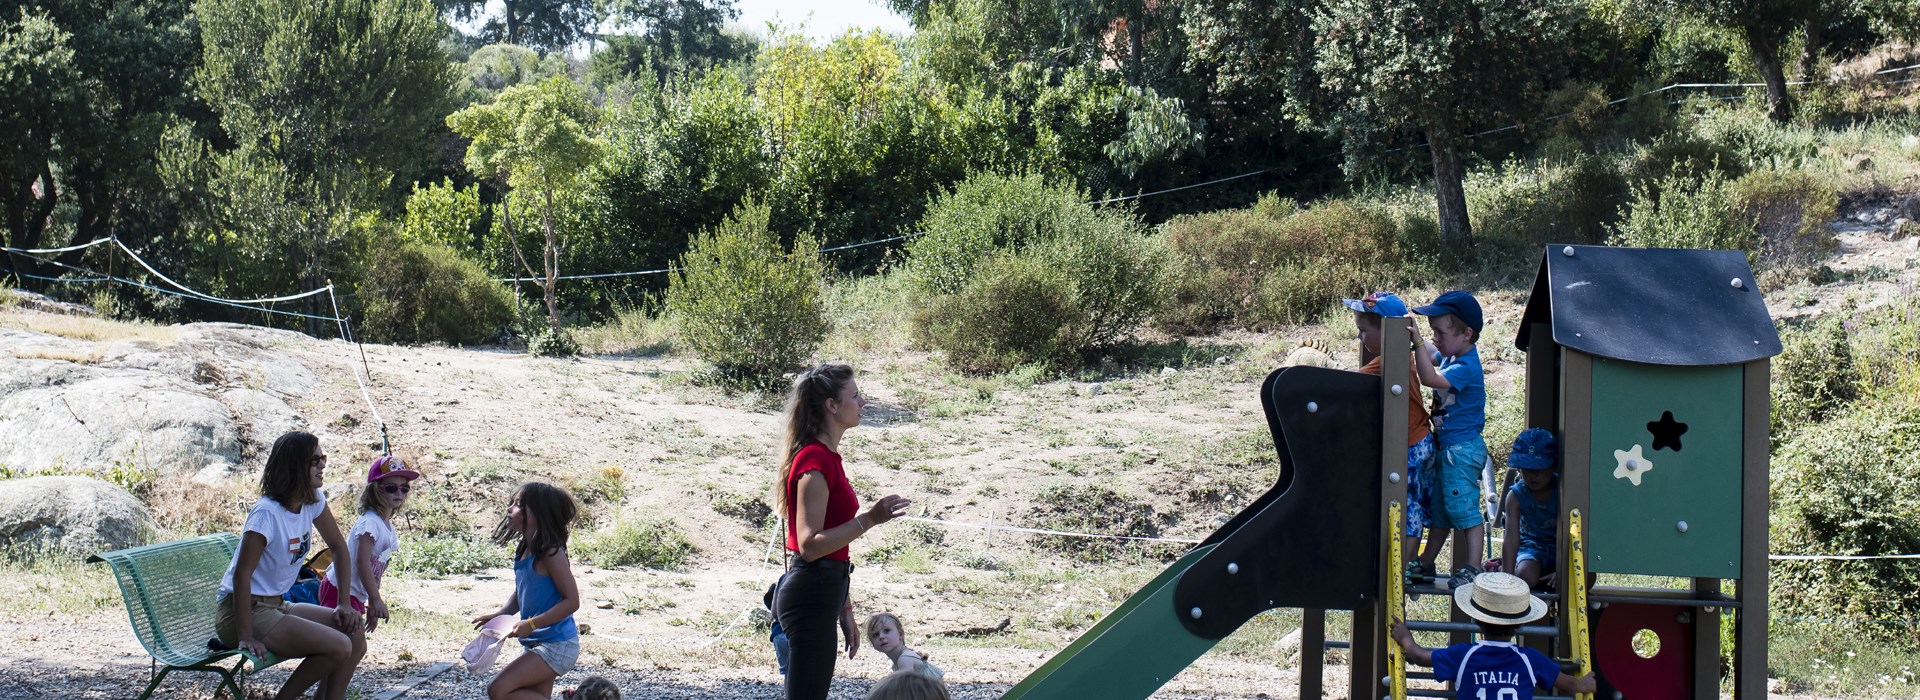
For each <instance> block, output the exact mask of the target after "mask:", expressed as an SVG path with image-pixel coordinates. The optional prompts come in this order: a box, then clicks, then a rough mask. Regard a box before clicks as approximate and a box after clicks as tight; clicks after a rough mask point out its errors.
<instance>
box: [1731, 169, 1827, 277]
mask: <svg viewBox="0 0 1920 700" xmlns="http://www.w3.org/2000/svg"><path fill="white" fill-rule="evenodd" d="M1733 198H1734V202H1735V204H1736V205H1737V206H1738V207H1739V208H1740V211H1741V213H1742V214H1743V215H1745V216H1746V218H1747V219H1748V220H1749V221H1751V222H1752V223H1753V225H1754V230H1755V231H1756V232H1758V233H1759V235H1760V241H1761V246H1762V248H1761V257H1762V258H1763V259H1764V260H1766V261H1767V264H1768V265H1769V266H1789V267H1791V266H1800V265H1807V264H1810V263H1814V262H1818V261H1819V260H1820V259H1822V258H1825V257H1826V256H1827V255H1828V254H1831V253H1832V252H1834V250H1836V249H1837V248H1838V247H1839V245H1840V244H1839V241H1838V240H1837V239H1835V238H1834V236H1833V232H1832V231H1831V230H1829V229H1828V228H1827V222H1828V221H1832V220H1833V217H1834V214H1835V213H1836V212H1837V211H1838V210H1839V208H1840V196H1839V195H1838V194H1837V193H1835V192H1834V191H1833V187H1831V186H1829V185H1827V184H1826V183H1825V182H1823V181H1821V180H1820V179H1818V178H1816V177H1814V176H1812V175H1808V174H1807V173H1805V172H1801V171H1780V170H1760V171H1756V172H1752V173H1748V174H1747V175H1746V176H1744V177H1741V178H1740V179H1738V180H1735V181H1734V182H1733Z"/></svg>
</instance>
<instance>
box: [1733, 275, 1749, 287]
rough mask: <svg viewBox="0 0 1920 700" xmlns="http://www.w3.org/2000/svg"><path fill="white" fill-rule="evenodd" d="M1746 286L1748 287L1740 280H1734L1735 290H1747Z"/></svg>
mask: <svg viewBox="0 0 1920 700" xmlns="http://www.w3.org/2000/svg"><path fill="white" fill-rule="evenodd" d="M1746 286H1747V283H1745V282H1742V281H1740V278H1738V277H1735V278H1733V288H1734V289H1742V288H1745V287H1746Z"/></svg>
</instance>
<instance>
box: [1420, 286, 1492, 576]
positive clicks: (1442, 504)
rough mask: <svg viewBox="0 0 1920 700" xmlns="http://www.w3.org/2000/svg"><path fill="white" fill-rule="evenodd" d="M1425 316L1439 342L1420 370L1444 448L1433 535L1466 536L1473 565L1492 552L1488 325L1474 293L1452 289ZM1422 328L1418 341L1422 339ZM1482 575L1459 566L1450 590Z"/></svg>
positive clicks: (1427, 349) (1427, 559) (1431, 517)
mask: <svg viewBox="0 0 1920 700" xmlns="http://www.w3.org/2000/svg"><path fill="white" fill-rule="evenodd" d="M1413 312H1414V313H1416V314H1420V315H1422V316H1425V317H1427V323H1428V324H1429V325H1430V326H1431V327H1432V329H1433V342H1432V343H1428V344H1425V345H1423V346H1422V351H1421V352H1416V353H1414V371H1415V372H1416V373H1418V374H1419V375H1420V383H1421V384H1424V385H1426V386H1427V388H1429V389H1433V399H1434V401H1433V403H1434V411H1433V434H1434V439H1435V440H1436V441H1437V442H1438V455H1437V458H1436V459H1435V462H1436V465H1437V467H1438V468H1437V469H1435V471H1434V480H1433V484H1432V494H1433V497H1432V500H1433V502H1432V507H1431V508H1429V509H1428V510H1427V520H1428V527H1430V528H1432V530H1433V531H1432V532H1431V533H1429V535H1430V536H1431V537H1433V538H1435V539H1436V540H1437V541H1440V542H1445V541H1446V539H1445V538H1446V537H1447V535H1448V533H1449V532H1450V531H1451V530H1465V531H1466V535H1467V538H1466V539H1467V552H1466V554H1467V561H1470V562H1479V561H1482V559H1481V557H1482V556H1484V555H1485V554H1486V551H1485V548H1484V547H1485V545H1483V544H1482V543H1481V541H1480V539H1481V537H1482V536H1484V535H1485V534H1486V515H1485V514H1484V513H1483V511H1482V510H1481V505H1480V500H1481V495H1480V471H1481V469H1482V467H1483V465H1485V464H1486V463H1487V441H1486V439H1485V438H1482V437H1481V436H1480V432H1481V431H1482V430H1485V429H1486V427H1487V385H1486V384H1487V383H1486V377H1485V375H1484V373H1483V372H1482V371H1481V369H1480V352H1479V351H1478V350H1477V349H1475V347H1474V344H1475V343H1477V342H1479V341H1480V329H1481V326H1482V325H1483V323H1484V319H1482V318H1481V316H1480V302H1479V301H1477V300H1475V299H1474V298H1473V295H1472V294H1468V293H1466V292H1461V291H1451V292H1447V293H1445V294H1442V295H1440V297H1439V298H1438V299H1435V300H1433V303H1431V304H1428V305H1426V306H1422V307H1420V308H1417V309H1414V310H1413ZM1419 337H1420V335H1419V330H1418V327H1416V328H1415V330H1414V339H1415V340H1416V341H1418V340H1419ZM1433 550H1434V551H1432V552H1422V553H1421V564H1422V565H1424V566H1427V567H1431V566H1432V565H1433V560H1434V558H1436V557H1438V556H1439V554H1440V552H1439V550H1440V548H1439V547H1437V546H1436V547H1434V548H1433ZM1479 573H1480V569H1478V568H1476V567H1474V566H1472V565H1468V566H1463V567H1460V569H1459V570H1458V571H1455V572H1454V574H1453V578H1452V580H1450V581H1448V584H1447V585H1448V587H1449V588H1459V587H1461V586H1464V585H1466V584H1468V583H1472V582H1473V577H1474V576H1477V575H1479Z"/></svg>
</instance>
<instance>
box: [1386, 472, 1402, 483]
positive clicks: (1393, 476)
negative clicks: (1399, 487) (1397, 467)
mask: <svg viewBox="0 0 1920 700" xmlns="http://www.w3.org/2000/svg"><path fill="white" fill-rule="evenodd" d="M1387 483H1390V484H1398V483H1400V472H1387Z"/></svg>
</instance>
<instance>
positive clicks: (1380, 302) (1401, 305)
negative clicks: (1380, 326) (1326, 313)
mask: <svg viewBox="0 0 1920 700" xmlns="http://www.w3.org/2000/svg"><path fill="white" fill-rule="evenodd" d="M1340 302H1341V303H1343V304H1346V305H1347V308H1349V309H1353V310H1354V311H1358V312H1360V313H1363V314H1374V315H1377V316H1382V317H1385V318H1400V317H1403V316H1406V315H1407V302H1404V301H1401V300H1400V297H1397V296H1394V295H1393V292H1374V293H1372V294H1368V295H1367V296H1366V298H1363V299H1342V300H1340Z"/></svg>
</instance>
